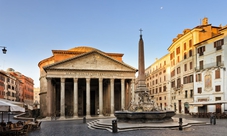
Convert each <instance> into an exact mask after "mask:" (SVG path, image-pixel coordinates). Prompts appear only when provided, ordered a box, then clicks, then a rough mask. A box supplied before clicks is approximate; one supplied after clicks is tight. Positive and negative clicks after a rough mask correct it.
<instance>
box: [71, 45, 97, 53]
mask: <svg viewBox="0 0 227 136" xmlns="http://www.w3.org/2000/svg"><path fill="white" fill-rule="evenodd" d="M93 50H98V49H95V48H92V47H88V46H79V47H75V48H72V49H69V51H78V52H90V51H93Z"/></svg>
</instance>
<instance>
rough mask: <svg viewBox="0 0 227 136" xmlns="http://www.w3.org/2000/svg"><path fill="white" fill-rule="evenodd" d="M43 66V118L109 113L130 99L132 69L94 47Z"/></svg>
mask: <svg viewBox="0 0 227 136" xmlns="http://www.w3.org/2000/svg"><path fill="white" fill-rule="evenodd" d="M43 69H44V71H43V72H45V76H43V77H41V78H40V83H41V85H42V87H41V88H40V89H41V90H42V91H43V93H42V92H41V93H40V94H41V95H40V99H42V100H41V102H42V101H43V102H45V103H42V104H41V105H40V106H41V113H42V114H43V115H46V117H47V118H48V117H52V116H57V117H60V119H64V118H68V117H74V118H77V117H80V116H86V117H91V116H113V115H114V111H115V110H121V109H126V108H127V107H128V106H129V105H130V102H131V101H132V99H133V93H134V88H135V87H134V86H135V84H134V83H135V82H134V80H135V72H136V69H134V68H133V67H130V66H128V65H126V64H125V63H123V62H120V61H116V60H115V59H113V58H111V57H108V56H107V55H106V54H104V53H103V52H100V51H98V50H93V51H91V52H89V53H85V54H83V55H80V56H79V57H78V56H76V57H72V58H70V59H66V60H63V61H59V62H56V63H53V64H50V65H46V66H44V67H43ZM41 102H40V103H41ZM45 105H46V109H45ZM45 111H46V113H45Z"/></svg>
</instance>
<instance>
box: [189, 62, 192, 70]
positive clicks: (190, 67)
mask: <svg viewBox="0 0 227 136" xmlns="http://www.w3.org/2000/svg"><path fill="white" fill-rule="evenodd" d="M189 65H190V66H189V67H190V70H191V69H192V62H190V63H189Z"/></svg>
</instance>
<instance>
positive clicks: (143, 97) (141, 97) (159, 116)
mask: <svg viewBox="0 0 227 136" xmlns="http://www.w3.org/2000/svg"><path fill="white" fill-rule="evenodd" d="M138 65H139V71H138V85H137V88H136V90H135V98H134V101H133V102H131V104H130V107H129V108H128V109H127V110H122V111H115V114H114V115H115V117H116V118H117V120H118V122H142V123H146V122H167V121H172V117H173V116H174V115H175V112H174V111H166V110H160V109H158V106H157V105H156V103H155V100H154V98H153V97H151V96H150V93H149V90H148V89H147V87H146V84H145V80H146V78H145V68H144V45H143V38H142V30H141V29H140V40H139V57H138Z"/></svg>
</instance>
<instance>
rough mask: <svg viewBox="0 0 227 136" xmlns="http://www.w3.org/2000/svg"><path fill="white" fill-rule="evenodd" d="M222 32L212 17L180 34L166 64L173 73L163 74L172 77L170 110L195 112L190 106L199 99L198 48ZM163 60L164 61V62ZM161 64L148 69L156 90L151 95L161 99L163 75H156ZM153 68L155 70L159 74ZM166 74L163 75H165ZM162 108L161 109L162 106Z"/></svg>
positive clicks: (149, 78)
mask: <svg viewBox="0 0 227 136" xmlns="http://www.w3.org/2000/svg"><path fill="white" fill-rule="evenodd" d="M220 29H221V27H216V26H212V25H211V24H208V18H204V19H203V21H202V24H201V25H198V26H196V27H194V28H193V29H185V30H183V32H182V34H178V35H177V37H176V38H174V39H173V41H172V44H171V45H170V46H169V48H168V52H169V55H168V56H169V57H168V58H169V60H168V61H166V62H167V64H166V65H167V66H169V67H168V69H169V72H166V73H162V74H164V75H165V77H169V79H167V81H166V84H167V83H169V85H170V86H169V88H168V87H167V92H168V91H169V92H168V93H167V94H169V95H167V96H168V97H170V98H169V99H170V101H169V105H170V109H171V110H174V111H175V112H176V113H183V114H187V113H189V112H190V111H191V110H192V109H194V107H192V106H190V105H189V103H192V102H194V99H195V97H194V93H195V90H194V89H195V87H194V83H195V75H194V72H195V68H196V65H197V50H196V47H195V46H194V45H196V44H198V43H200V42H202V41H205V40H207V39H210V38H212V37H214V36H216V35H217V34H219V30H220ZM159 61H160V62H163V61H162V59H160V60H159ZM160 62H158V61H156V62H155V63H153V64H152V65H151V66H150V67H148V68H147V69H146V73H147V80H146V83H147V86H148V87H149V88H150V90H152V91H151V94H153V96H154V97H159V95H160V93H159V91H158V90H159V89H158V88H160V87H159V86H161V85H160V84H161V82H160V84H158V85H157V84H156V81H158V80H157V78H160V77H159V76H158V75H159V74H155V75H154V73H156V71H157V72H159V73H160V71H161V69H160V68H159V69H157V68H158V63H160ZM151 67H152V68H151ZM155 68H156V69H155ZM152 69H155V70H156V71H155V70H152ZM162 74H160V75H161V76H164V75H162ZM153 80H154V84H153ZM151 82H152V83H151ZM157 83H158V82H157ZM163 84H164V83H163ZM153 90H154V92H153ZM156 92H157V93H156ZM157 95H158V96H157ZM160 99H161V100H162V98H156V102H157V103H159V101H160ZM167 99H168V98H167ZM167 105H168V103H167ZM159 106H161V104H160V103H159ZM191 108H192V109H191Z"/></svg>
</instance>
